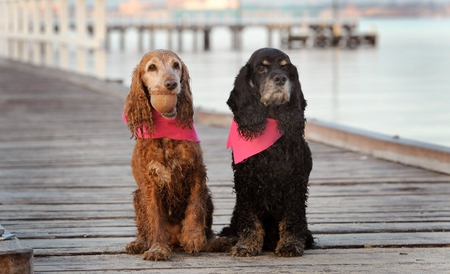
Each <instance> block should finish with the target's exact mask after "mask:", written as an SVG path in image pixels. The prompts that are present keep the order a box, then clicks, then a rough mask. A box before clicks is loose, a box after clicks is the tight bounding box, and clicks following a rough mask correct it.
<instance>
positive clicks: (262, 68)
mask: <svg viewBox="0 0 450 274" xmlns="http://www.w3.org/2000/svg"><path fill="white" fill-rule="evenodd" d="M266 71H267V66H264V65H261V66H259V67H258V72H259V73H264V72H266Z"/></svg>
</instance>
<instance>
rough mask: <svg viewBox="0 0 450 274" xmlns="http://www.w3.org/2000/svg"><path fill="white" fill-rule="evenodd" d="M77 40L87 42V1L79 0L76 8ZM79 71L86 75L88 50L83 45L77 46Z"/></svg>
mask: <svg viewBox="0 0 450 274" xmlns="http://www.w3.org/2000/svg"><path fill="white" fill-rule="evenodd" d="M75 12H76V26H77V30H76V33H77V39H78V40H80V41H83V42H84V41H86V40H87V35H86V26H87V24H86V0H77V2H76V6H75ZM76 51H77V70H78V72H80V73H83V74H84V73H86V49H85V48H84V47H83V46H82V45H78V46H77V49H76Z"/></svg>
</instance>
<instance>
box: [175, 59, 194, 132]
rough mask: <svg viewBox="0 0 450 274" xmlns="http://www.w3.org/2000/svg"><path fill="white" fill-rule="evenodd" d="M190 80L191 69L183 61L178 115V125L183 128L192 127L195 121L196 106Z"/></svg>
mask: <svg viewBox="0 0 450 274" xmlns="http://www.w3.org/2000/svg"><path fill="white" fill-rule="evenodd" d="M180 62H181V61H180ZM190 81H191V77H190V76H189V71H188V69H187V67H186V65H185V64H184V63H183V62H181V91H180V94H179V95H178V101H177V117H178V125H179V126H181V127H183V128H186V127H188V128H192V124H193V122H194V120H193V117H194V106H193V100H192V92H191V85H190Z"/></svg>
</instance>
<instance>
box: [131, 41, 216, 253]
mask: <svg viewBox="0 0 450 274" xmlns="http://www.w3.org/2000/svg"><path fill="white" fill-rule="evenodd" d="M189 81H190V77H189V73H188V70H187V68H186V66H185V64H184V63H183V62H182V61H181V59H180V58H179V57H178V56H177V55H176V54H175V53H173V52H172V51H168V50H156V51H152V52H149V53H147V54H145V55H144V56H143V57H142V60H141V61H140V63H139V65H138V66H137V67H136V68H135V70H134V72H133V78H132V83H131V86H130V92H129V94H128V96H127V98H126V104H125V113H124V120H125V122H126V123H127V124H128V129H129V130H130V131H131V134H132V138H133V137H134V138H135V139H136V145H135V147H134V152H133V156H132V160H131V167H132V171H133V175H134V178H135V180H136V183H137V186H138V188H137V189H136V191H134V209H135V212H136V226H137V235H136V239H135V240H134V241H133V242H131V243H129V244H128V245H127V246H126V251H127V252H128V253H130V254H142V253H143V259H145V260H155V261H156V260H167V259H168V258H169V256H170V253H171V250H172V248H173V247H176V246H181V247H183V248H184V250H185V251H187V252H190V253H195V252H199V251H201V250H202V249H203V248H204V246H205V245H206V243H207V240H208V239H210V238H211V237H213V232H212V230H211V225H212V213H213V204H212V200H211V194H210V191H209V189H208V187H207V186H206V167H205V165H204V163H203V152H202V149H201V147H200V143H199V140H198V137H197V134H196V132H195V128H194V125H193V113H194V111H193V105H192V94H191V90H190V84H189ZM152 97H153V98H152ZM159 97H161V98H165V99H167V100H165V101H164V100H163V101H161V100H160V101H159V103H158V100H156V99H154V98H159ZM161 102H162V103H161ZM158 104H159V105H158ZM157 109H158V110H159V111H158V110H157ZM161 110H162V111H161Z"/></svg>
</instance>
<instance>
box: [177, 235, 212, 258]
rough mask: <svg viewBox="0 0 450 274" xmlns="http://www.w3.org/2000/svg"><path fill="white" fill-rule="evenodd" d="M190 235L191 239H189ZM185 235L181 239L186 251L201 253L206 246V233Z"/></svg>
mask: <svg viewBox="0 0 450 274" xmlns="http://www.w3.org/2000/svg"><path fill="white" fill-rule="evenodd" d="M189 235H190V237H189ZM189 235H188V234H185V236H184V237H182V239H181V245H182V246H183V248H184V250H185V251H186V252H189V253H197V252H200V251H201V250H202V249H203V248H204V247H205V246H206V242H207V241H206V236H205V233H200V232H199V233H192V234H189Z"/></svg>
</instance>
